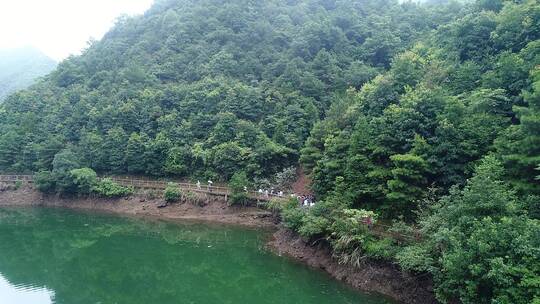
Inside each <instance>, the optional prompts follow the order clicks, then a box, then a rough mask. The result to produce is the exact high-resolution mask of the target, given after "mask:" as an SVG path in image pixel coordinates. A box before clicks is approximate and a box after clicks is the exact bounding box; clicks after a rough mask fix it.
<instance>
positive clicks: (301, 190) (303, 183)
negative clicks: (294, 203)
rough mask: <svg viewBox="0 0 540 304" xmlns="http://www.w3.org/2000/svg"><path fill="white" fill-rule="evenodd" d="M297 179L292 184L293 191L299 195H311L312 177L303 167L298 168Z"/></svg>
mask: <svg viewBox="0 0 540 304" xmlns="http://www.w3.org/2000/svg"><path fill="white" fill-rule="evenodd" d="M296 174H297V176H298V178H297V180H296V182H294V184H293V185H292V191H293V193H296V194H298V195H311V194H313V193H312V191H311V188H310V186H311V179H310V178H309V176H307V175H306V173H305V172H304V170H303V169H302V168H298V169H297V173H296Z"/></svg>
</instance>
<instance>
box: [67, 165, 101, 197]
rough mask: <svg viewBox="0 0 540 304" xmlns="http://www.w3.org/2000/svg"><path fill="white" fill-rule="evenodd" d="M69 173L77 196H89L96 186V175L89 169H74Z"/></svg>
mask: <svg viewBox="0 0 540 304" xmlns="http://www.w3.org/2000/svg"><path fill="white" fill-rule="evenodd" d="M69 173H70V175H71V178H72V179H73V183H74V184H75V185H76V186H77V193H79V194H90V192H92V189H93V188H94V187H95V186H96V184H97V174H96V172H95V171H94V170H92V169H90V168H82V169H74V170H71V171H70V172H69Z"/></svg>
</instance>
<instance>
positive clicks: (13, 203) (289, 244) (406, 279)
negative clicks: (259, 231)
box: [0, 186, 437, 304]
mask: <svg viewBox="0 0 540 304" xmlns="http://www.w3.org/2000/svg"><path fill="white" fill-rule="evenodd" d="M199 199H200V200H201V201H202V202H203V204H202V206H199V205H194V204H190V203H187V202H185V203H183V204H173V205H169V206H167V207H165V208H158V206H159V205H160V204H161V203H162V199H159V198H153V199H150V198H148V197H145V196H144V195H140V194H139V195H134V196H131V197H129V198H120V199H103V198H91V197H89V198H76V197H75V198H61V197H58V196H56V195H45V194H42V193H40V192H39V191H37V190H35V189H33V188H31V187H28V186H26V187H22V188H21V189H18V190H5V191H0V208H2V207H46V208H67V209H74V210H83V211H90V212H104V213H108V214H115V215H119V216H122V215H125V216H134V217H141V218H152V219H158V220H167V221H172V222H179V221H191V222H203V223H204V222H206V223H214V224H225V225H236V226H243V227H246V228H265V229H272V230H273V234H272V237H271V239H270V240H269V241H268V242H267V247H268V248H269V250H271V251H273V252H274V253H276V254H277V255H280V256H287V257H289V258H291V259H293V260H295V261H297V262H299V263H302V264H305V265H307V266H309V267H312V268H315V269H319V270H322V271H325V272H326V273H328V274H329V275H330V276H332V277H333V278H335V279H337V280H339V281H342V282H344V283H346V284H347V285H349V286H351V287H352V288H354V289H356V290H359V291H362V292H366V293H374V294H380V295H383V296H386V297H389V298H391V299H392V300H394V301H398V303H406V304H433V303H437V301H436V300H435V297H434V294H433V290H432V282H431V280H430V278H429V277H415V276H412V275H410V274H407V273H404V272H402V271H400V270H399V269H398V268H397V267H396V266H394V265H392V264H390V263H387V262H377V261H371V260H370V261H366V262H365V264H364V265H363V266H362V267H360V268H355V267H351V266H347V265H341V264H339V263H338V262H337V260H336V259H334V258H333V257H332V253H331V250H330V248H329V247H328V246H327V245H325V244H317V245H313V246H312V245H310V244H308V243H306V242H305V241H304V240H302V239H301V238H300V237H299V236H298V235H297V234H295V233H294V232H292V231H290V230H288V229H286V228H284V227H282V226H281V225H279V224H278V221H277V219H276V218H275V217H274V216H273V215H272V213H270V212H268V211H264V210H261V209H259V208H256V207H234V206H233V207H231V206H228V204H227V202H226V201H225V200H223V199H217V198H216V197H200V198H199Z"/></svg>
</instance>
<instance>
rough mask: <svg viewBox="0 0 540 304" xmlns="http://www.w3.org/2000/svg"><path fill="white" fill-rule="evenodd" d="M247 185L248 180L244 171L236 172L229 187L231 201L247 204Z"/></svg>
mask: <svg viewBox="0 0 540 304" xmlns="http://www.w3.org/2000/svg"><path fill="white" fill-rule="evenodd" d="M248 185H249V180H248V178H247V175H246V173H245V172H236V173H235V174H234V175H233V177H232V178H231V181H230V182H229V188H230V189H231V192H232V193H231V203H232V204H240V205H247V204H248V203H249V197H248V193H247V191H246V189H247V187H248Z"/></svg>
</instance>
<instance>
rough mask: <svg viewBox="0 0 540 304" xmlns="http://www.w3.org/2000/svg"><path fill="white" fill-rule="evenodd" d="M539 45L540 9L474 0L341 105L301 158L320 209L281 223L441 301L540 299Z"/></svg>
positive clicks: (294, 211)
mask: <svg viewBox="0 0 540 304" xmlns="http://www.w3.org/2000/svg"><path fill="white" fill-rule="evenodd" d="M539 38H540V3H538V2H537V1H478V2H476V4H475V5H474V6H472V7H471V8H470V11H469V12H468V13H466V14H464V15H463V16H461V17H459V18H458V19H457V20H455V21H453V22H449V23H448V24H445V25H441V26H440V27H439V28H438V29H437V30H436V31H434V32H433V33H431V34H430V35H427V36H426V37H422V38H421V39H419V40H418V41H417V42H416V43H415V45H414V46H412V47H411V48H409V49H408V50H407V51H405V52H401V53H400V54H398V55H397V56H395V57H394V58H393V60H392V62H391V64H390V69H389V70H388V71H386V72H384V73H382V74H380V75H378V76H376V77H375V78H374V79H372V80H371V81H369V82H368V83H366V84H365V85H364V86H362V87H361V88H360V89H357V90H355V89H350V90H349V91H348V94H347V95H344V96H342V97H341V98H336V99H335V100H334V101H333V103H332V105H331V107H330V110H329V111H327V115H326V117H325V119H324V120H322V121H320V122H317V123H316V124H315V126H314V128H313V130H312V131H311V135H310V137H309V138H308V140H307V143H306V146H305V147H304V148H303V150H302V155H301V162H302V164H303V165H304V168H306V169H307V170H308V171H309V172H310V174H311V175H312V177H313V189H314V190H315V191H316V192H317V194H318V196H319V197H321V198H322V202H320V203H318V204H317V205H316V207H314V208H311V210H309V211H305V210H303V209H301V208H292V207H291V208H286V209H285V210H283V214H284V218H285V221H286V223H288V225H289V227H291V228H293V229H296V230H297V231H299V233H300V234H302V235H303V236H304V237H306V238H308V239H309V238H320V237H321V236H324V237H325V238H326V239H327V240H329V242H330V243H331V244H332V246H333V248H334V253H335V255H336V256H337V257H338V258H339V259H340V260H341V261H342V262H344V263H350V264H352V265H358V264H360V263H361V262H362V260H363V259H365V258H366V257H371V258H375V259H382V260H394V261H396V260H397V262H398V263H399V264H400V265H401V266H402V267H403V268H405V269H409V270H412V271H416V272H418V273H424V272H429V273H431V274H432V275H433V277H434V280H435V284H436V292H437V296H438V298H439V299H440V300H441V301H443V302H450V303H454V302H455V301H459V302H462V303H540V250H539V248H540V224H539V222H538V219H539V218H540V197H539V196H538V195H539V194H540V171H539V170H540V66H539V65H540V40H539ZM373 212H374V213H373ZM366 218H371V219H372V220H374V219H377V218H378V219H379V220H382V221H383V222H384V223H386V225H391V223H392V222H393V223H395V224H394V227H393V228H392V229H391V230H393V231H394V232H395V233H398V235H401V240H400V241H396V240H395V239H392V238H380V234H379V237H374V235H373V234H372V233H371V232H370V231H369V229H367V228H366V227H365V225H364V226H363V225H358V223H359V222H365V219H366ZM403 237H405V239H403ZM411 238H413V239H412V240H411ZM419 238H420V240H419Z"/></svg>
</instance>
